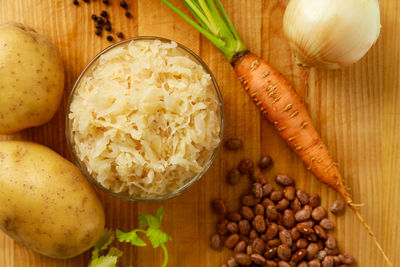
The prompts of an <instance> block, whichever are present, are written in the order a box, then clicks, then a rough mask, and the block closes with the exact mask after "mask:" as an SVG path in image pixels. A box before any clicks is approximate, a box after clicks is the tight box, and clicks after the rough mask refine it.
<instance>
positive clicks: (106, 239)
mask: <svg viewBox="0 0 400 267" xmlns="http://www.w3.org/2000/svg"><path fill="white" fill-rule="evenodd" d="M113 240H114V232H113V231H112V230H111V229H104V232H103V235H102V236H101V237H100V239H99V241H97V243H96V245H94V249H95V250H97V251H98V252H100V251H102V250H104V249H106V248H107V247H108V246H109V245H110V244H111V242H113Z"/></svg>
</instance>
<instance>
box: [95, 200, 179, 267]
mask: <svg viewBox="0 0 400 267" xmlns="http://www.w3.org/2000/svg"><path fill="white" fill-rule="evenodd" d="M163 217H164V207H162V206H161V207H160V208H159V209H158V210H157V215H156V216H153V215H151V214H142V215H139V226H140V228H138V229H135V230H133V231H130V232H126V233H125V232H123V231H121V230H118V229H117V230H116V235H117V239H118V241H119V242H127V243H131V244H132V245H134V246H138V247H144V246H146V242H145V241H144V240H143V239H142V238H141V237H140V236H139V235H138V233H142V234H144V235H145V236H146V237H147V239H148V240H149V241H150V243H151V245H152V246H153V248H158V247H161V248H162V250H163V253H164V261H163V263H162V265H161V266H162V267H165V266H167V263H168V250H167V247H166V246H165V243H166V242H168V241H171V240H172V238H171V236H169V235H167V234H166V233H164V232H163V231H162V230H161V229H160V226H161V221H162V219H163ZM114 238H115V236H114V232H113V231H112V230H109V229H106V230H105V231H104V233H103V235H102V237H101V238H100V240H99V241H98V242H97V244H96V245H95V246H94V248H93V251H92V258H91V259H90V262H89V265H88V267H116V266H117V262H118V259H119V258H120V257H121V256H122V251H120V250H119V249H117V248H115V247H111V248H110V249H109V250H108V252H107V253H105V251H106V250H107V248H108V247H109V245H110V244H111V243H112V242H113V240H114Z"/></svg>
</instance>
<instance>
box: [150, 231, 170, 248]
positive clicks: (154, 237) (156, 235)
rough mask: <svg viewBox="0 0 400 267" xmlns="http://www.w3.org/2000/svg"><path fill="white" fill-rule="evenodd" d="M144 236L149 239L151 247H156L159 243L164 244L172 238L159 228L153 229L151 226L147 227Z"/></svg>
mask: <svg viewBox="0 0 400 267" xmlns="http://www.w3.org/2000/svg"><path fill="white" fill-rule="evenodd" d="M146 236H147V238H148V239H149V240H150V242H151V245H152V246H153V248H158V247H159V246H160V245H162V244H164V243H165V242H168V241H170V240H172V238H171V237H170V236H169V235H167V234H166V233H164V232H163V231H161V230H160V229H154V228H151V227H149V229H147V231H146Z"/></svg>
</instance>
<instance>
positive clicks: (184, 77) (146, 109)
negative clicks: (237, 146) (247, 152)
mask: <svg viewBox="0 0 400 267" xmlns="http://www.w3.org/2000/svg"><path fill="white" fill-rule="evenodd" d="M220 117H221V116H220V104H219V100H218V96H217V94H216V92H215V90H214V87H213V85H212V80H211V77H210V75H209V74H208V73H207V72H206V71H205V70H204V69H203V67H202V66H201V65H200V64H199V63H197V62H195V61H194V60H193V59H192V58H191V57H189V55H187V53H186V52H185V51H184V50H182V49H181V48H179V47H178V46H177V44H176V43H175V42H168V43H167V42H161V41H159V40H155V41H148V40H142V41H132V42H130V43H128V44H127V45H125V46H120V47H116V48H114V49H112V50H110V51H108V52H107V53H105V54H103V55H102V56H101V57H100V58H99V59H98V62H97V63H96V64H95V65H93V67H92V69H91V70H90V71H89V72H88V73H87V74H86V75H85V77H84V78H83V79H82V80H81V81H80V83H79V85H78V87H77V88H76V91H75V93H74V96H73V100H72V103H71V108H70V113H69V119H70V121H71V124H70V127H71V132H72V138H73V144H74V148H75V150H76V154H77V156H78V157H79V159H80V160H81V161H82V163H84V165H85V166H86V169H87V170H88V172H89V173H90V174H91V175H92V176H93V177H94V178H95V179H96V180H97V181H98V182H99V183H101V184H102V185H103V186H104V187H105V188H107V189H110V190H111V191H113V192H116V193H121V192H127V193H129V194H130V195H131V196H140V197H151V196H157V195H164V194H167V193H170V192H173V191H175V190H176V189H177V188H179V187H181V186H183V185H184V184H185V183H187V182H188V181H189V180H190V179H191V178H193V177H194V176H195V175H196V174H198V173H199V172H201V171H202V170H203V168H204V166H205V164H206V162H207V160H208V159H209V158H210V156H211V154H212V153H213V151H214V149H215V148H216V147H217V145H218V143H219V142H220V138H219V135H220V130H221V129H220V124H221V118H220Z"/></svg>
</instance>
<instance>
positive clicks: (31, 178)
mask: <svg viewBox="0 0 400 267" xmlns="http://www.w3.org/2000/svg"><path fill="white" fill-rule="evenodd" d="M0 203H1V205H0V229H1V230H3V231H4V232H6V233H7V234H8V235H9V236H11V237H12V238H14V239H15V240H16V241H18V242H19V243H21V244H23V245H24V246H26V247H28V248H30V249H32V250H34V251H36V252H38V253H40V254H43V255H46V256H49V257H52V258H60V259H67V258H71V257H74V256H76V255H78V254H81V253H82V252H84V251H86V250H87V249H89V248H90V247H92V246H93V245H94V244H95V243H96V242H97V241H98V239H99V238H100V236H101V234H102V233H103V230H104V224H105V218H104V217H105V216H104V210H103V207H102V205H101V203H100V201H99V199H98V198H97V196H96V194H95V192H94V190H93V188H92V187H91V184H90V183H89V182H88V181H87V180H86V178H85V177H84V176H83V175H82V174H81V172H80V171H79V169H78V168H77V167H76V166H75V165H73V164H72V163H71V162H69V161H67V160H66V159H64V158H63V157H61V156H60V155H58V154H57V153H56V152H54V151H52V150H51V149H49V148H47V147H45V146H42V145H39V144H35V143H31V142H23V141H3V142H0Z"/></svg>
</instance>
